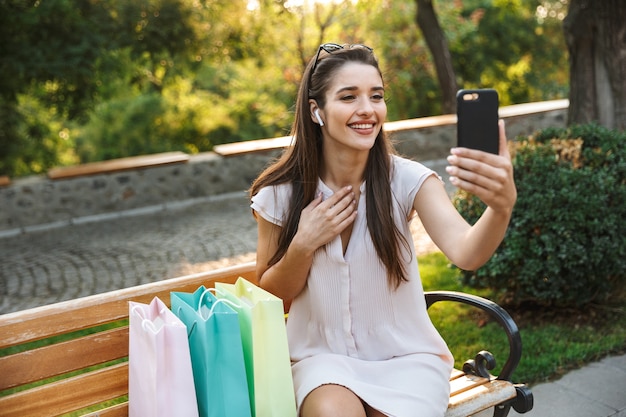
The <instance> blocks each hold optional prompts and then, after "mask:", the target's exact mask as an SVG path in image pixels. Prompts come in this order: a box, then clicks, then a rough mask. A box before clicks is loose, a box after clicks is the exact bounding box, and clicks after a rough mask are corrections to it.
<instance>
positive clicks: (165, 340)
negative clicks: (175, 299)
mask: <svg viewBox="0 0 626 417" xmlns="http://www.w3.org/2000/svg"><path fill="white" fill-rule="evenodd" d="M129 322H130V324H129V335H128V415H129V416H130V417H171V416H181V417H182V416H185V417H198V406H197V405H196V391H195V388H194V383H193V374H192V370H191V357H190V353H189V341H188V340H187V328H186V327H185V325H184V324H183V323H182V322H181V321H180V320H179V319H178V317H176V316H175V315H174V314H172V312H171V311H170V310H169V309H168V308H167V306H166V305H165V304H164V303H163V302H162V301H161V300H160V299H159V298H157V297H154V299H153V300H152V302H151V303H150V304H142V303H136V302H133V301H130V302H129Z"/></svg>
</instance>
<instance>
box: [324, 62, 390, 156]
mask: <svg viewBox="0 0 626 417" xmlns="http://www.w3.org/2000/svg"><path fill="white" fill-rule="evenodd" d="M325 98H326V100H325V101H326V105H325V106H324V109H320V113H321V117H322V119H323V121H324V127H323V128H322V132H323V135H324V144H325V146H333V147H335V146H336V147H338V148H341V147H346V148H349V149H353V150H360V151H369V150H370V149H371V148H372V146H373V145H374V142H375V140H376V137H377V136H378V133H379V132H380V130H381V129H382V127H383V123H384V122H385V119H386V117H387V104H386V103H385V90H384V87H383V80H382V78H381V76H380V74H379V72H378V70H377V69H376V68H375V67H373V66H371V65H366V64H361V63H356V62H349V63H347V64H345V65H343V66H342V67H341V68H339V70H337V72H335V74H334V76H333V82H332V83H331V84H330V87H329V88H328V90H327V92H326V97H325ZM312 105H314V103H312Z"/></svg>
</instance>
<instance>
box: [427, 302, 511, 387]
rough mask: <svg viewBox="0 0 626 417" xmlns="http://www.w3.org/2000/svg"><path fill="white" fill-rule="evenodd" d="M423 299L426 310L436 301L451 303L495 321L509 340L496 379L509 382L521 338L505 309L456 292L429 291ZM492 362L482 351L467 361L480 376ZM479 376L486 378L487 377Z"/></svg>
mask: <svg viewBox="0 0 626 417" xmlns="http://www.w3.org/2000/svg"><path fill="white" fill-rule="evenodd" d="M425 297H426V307H427V308H429V307H430V306H431V305H433V304H434V303H436V302H438V301H453V302H458V303H462V304H467V305H470V306H473V307H476V308H479V309H481V310H482V311H484V312H486V313H487V314H489V316H490V317H491V318H493V319H495V320H496V321H497V322H498V324H499V325H500V326H501V327H502V328H503V329H504V331H505V333H506V336H507V338H508V340H509V357H508V358H507V361H506V362H505V364H504V366H503V367H502V371H501V372H500V375H498V377H497V378H498V379H501V380H506V381H510V380H511V377H512V375H513V371H515V368H517V365H518V364H519V361H520V359H521V358H522V338H521V336H520V332H519V329H518V328H517V324H516V323H515V321H514V320H513V318H512V317H511V316H510V315H509V313H507V311H506V310H505V309H503V308H502V307H500V306H499V305H498V304H496V303H494V302H493V301H490V300H487V299H486V298H483V297H479V296H476V295H471V294H466V293H462V292H456V291H429V292H426V293H425ZM493 361H494V359H493V356H491V354H490V353H489V352H485V351H483V352H480V353H479V354H478V355H477V356H476V361H475V362H472V361H469V362H470V364H469V365H470V367H471V366H474V365H475V367H476V368H478V369H479V372H478V373H479V374H480V373H486V371H484V368H485V366H486V368H487V369H492V368H493V366H494V365H495V363H494V364H492V362H493ZM466 364H467V363H466ZM465 368H466V367H465V366H464V367H463V371H464V372H466V373H468V371H469V369H465ZM480 376H484V377H488V375H480Z"/></svg>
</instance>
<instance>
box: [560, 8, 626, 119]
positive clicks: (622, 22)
mask: <svg viewBox="0 0 626 417" xmlns="http://www.w3.org/2000/svg"><path fill="white" fill-rule="evenodd" d="M563 30H564V32H565V41H566V42H567V48H568V50H569V55H570V58H569V60H570V106H569V113H568V121H567V123H568V124H569V125H571V124H578V123H589V122H598V123H599V124H601V125H603V126H605V127H607V128H609V129H619V130H624V129H626V2H625V1H624V0H602V1H592V0H571V1H570V5H569V11H568V14H567V17H566V18H565V20H564V21H563Z"/></svg>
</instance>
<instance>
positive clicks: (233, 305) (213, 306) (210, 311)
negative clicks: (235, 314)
mask: <svg viewBox="0 0 626 417" xmlns="http://www.w3.org/2000/svg"><path fill="white" fill-rule="evenodd" d="M207 293H215V294H217V293H218V290H217V289H216V288H207V289H206V290H204V292H203V293H202V295H201V296H200V299H199V300H198V309H197V310H196V311H197V312H198V314H200V316H201V317H202V318H203V319H205V320H206V319H208V318H209V317H211V316H212V315H213V310H215V307H216V306H217V305H218V304H220V303H226V304H230V306H231V307H235V308H240V307H241V306H240V305H238V304H236V303H233V302H232V301H230V300H227V299H225V298H218V299H217V300H215V302H214V303H213V305H212V306H211V309H210V310H209V313H208V314H207V316H206V317H204V316H203V315H202V310H201V307H202V300H203V299H204V296H205V295H206V294H207Z"/></svg>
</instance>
